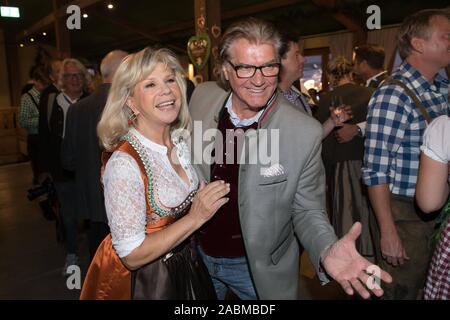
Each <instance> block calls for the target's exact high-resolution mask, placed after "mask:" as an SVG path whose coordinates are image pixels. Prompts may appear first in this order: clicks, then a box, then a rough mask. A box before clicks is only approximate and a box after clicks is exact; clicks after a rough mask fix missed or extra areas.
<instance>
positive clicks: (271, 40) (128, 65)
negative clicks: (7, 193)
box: [19, 9, 450, 300]
mask: <svg viewBox="0 0 450 320" xmlns="http://www.w3.org/2000/svg"><path fill="white" fill-rule="evenodd" d="M291 29H292V28H291ZM449 34H450V12H449V11H448V10H446V9H429V10H423V11H419V12H417V13H415V14H413V15H411V16H409V17H407V18H406V19H405V20H404V22H403V23H402V25H401V26H400V29H399V32H398V35H397V49H398V51H399V53H400V56H401V58H402V60H403V62H402V63H401V64H400V66H399V67H398V68H397V69H396V70H393V71H392V73H391V74H389V72H388V71H387V70H385V68H384V63H385V61H384V60H385V53H384V49H383V48H382V47H380V46H378V45H372V44H365V45H361V46H358V47H355V48H354V58H353V61H349V60H347V59H345V58H343V57H335V58H334V59H333V60H332V61H331V62H330V63H329V65H328V66H327V70H326V72H327V74H328V77H329V79H330V85H331V88H332V89H331V90H330V91H329V92H325V93H322V94H320V95H316V94H315V93H314V95H313V97H310V96H309V95H308V93H307V92H303V91H302V90H301V88H300V87H297V86H296V85H295V83H296V81H298V80H299V79H300V78H302V76H303V68H304V61H305V60H304V57H303V55H302V50H301V38H300V37H299V36H298V34H295V33H294V32H293V31H292V30H290V29H289V28H288V29H285V28H283V27H281V26H275V25H273V24H271V23H269V22H267V21H264V20H260V19H256V18H247V19H245V20H243V21H239V22H236V23H234V24H232V25H231V26H229V27H228V28H227V29H226V30H225V31H224V32H223V34H222V36H221V42H220V46H219V51H218V60H219V61H218V62H219V66H220V68H219V69H218V70H219V74H218V79H219V80H218V81H217V82H205V83H201V84H199V85H197V86H196V88H195V90H193V93H192V90H189V86H188V85H187V82H186V78H185V73H184V71H183V68H182V67H181V65H180V63H179V61H178V59H177V57H176V56H175V55H174V54H173V53H172V52H171V51H170V50H168V49H164V48H160V49H156V48H151V47H147V48H145V49H143V50H141V51H139V52H136V53H127V52H124V51H121V50H114V51H112V52H110V53H108V54H107V55H106V56H105V57H104V58H103V60H102V61H101V64H100V71H101V76H102V79H103V84H100V85H98V86H97V87H96V89H95V91H94V92H90V91H91V90H92V89H89V88H92V85H91V81H90V76H89V73H88V71H87V70H86V67H85V66H84V65H83V64H82V63H81V62H80V61H78V60H76V59H65V60H63V61H59V60H54V61H51V62H50V63H49V67H48V68H37V69H35V70H34V72H33V73H32V78H33V80H34V86H33V87H32V88H31V89H30V90H29V91H27V92H26V93H24V94H23V96H22V100H21V109H20V114H19V123H20V125H21V126H22V127H23V128H25V129H27V132H28V150H29V156H30V160H31V163H32V168H33V183H35V184H38V183H42V182H43V181H44V180H45V179H51V181H52V183H53V184H54V187H55V190H56V194H57V198H58V208H59V216H60V217H61V223H62V225H63V227H64V234H65V244H66V250H67V257H66V261H65V266H64V269H63V274H64V275H67V268H68V267H69V266H70V265H74V264H79V259H78V255H79V252H78V250H79V249H78V246H77V221H79V220H88V221H89V231H88V239H89V253H90V258H91V262H90V266H89V268H88V270H87V272H86V277H85V280H84V284H83V288H82V290H81V296H80V298H81V299H225V297H226V296H227V292H228V291H232V292H233V293H234V294H235V295H236V296H237V297H239V298H240V299H243V300H254V299H296V298H298V292H299V288H298V285H299V258H300V253H301V250H302V248H304V249H305V250H306V251H307V252H308V254H309V258H310V260H311V262H312V264H313V266H314V268H315V270H316V272H317V275H318V278H319V280H320V282H321V283H322V284H326V283H327V282H329V281H336V282H337V283H339V285H340V286H341V287H342V288H343V290H344V291H345V292H346V293H347V294H349V295H354V294H355V293H357V294H359V295H360V296H362V297H363V298H365V299H368V298H370V297H371V295H374V296H377V297H382V298H383V299H423V298H425V299H449V298H450V257H449V247H450V224H449V212H450V205H449V204H446V202H447V198H448V194H449V187H448V181H449V168H450V166H449V164H450V162H449V160H450V154H449V151H450V148H449V145H448V142H447V140H448V139H444V137H447V136H448V133H449V130H450V121H449V116H450V103H449V95H448V92H449V81H448V74H447V79H446V78H444V77H443V76H442V75H441V74H440V73H439V72H440V70H441V69H443V68H446V67H448V66H449V64H450V40H449ZM191 93H192V97H191ZM198 124H201V126H200V129H199V127H198ZM211 132H213V134H212V135H211ZM205 136H208V137H209V140H208V139H206V140H205ZM267 146H269V147H270V148H271V149H270V150H271V151H274V150H275V152H276V161H275V162H271V161H269V163H267V161H265V160H266V159H263V158H264V157H262V156H261V150H262V149H264V148H266V149H267ZM421 152H422V154H421ZM256 155H258V156H256ZM272 156H273V154H272ZM252 157H253V158H256V161H255V162H252V161H250V160H249V159H251V158H252ZM441 210H442V212H441V213H440V215H439V218H436V216H437V214H438V213H439V211H441ZM425 213H431V214H425ZM433 240H434V241H433ZM433 252H434V254H433ZM374 270H376V272H374Z"/></svg>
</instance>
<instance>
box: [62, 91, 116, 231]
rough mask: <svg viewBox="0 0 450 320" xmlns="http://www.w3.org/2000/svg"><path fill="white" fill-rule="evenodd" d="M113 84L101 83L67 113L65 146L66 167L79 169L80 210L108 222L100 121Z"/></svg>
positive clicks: (88, 216)
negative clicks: (99, 137) (101, 171)
mask: <svg viewBox="0 0 450 320" xmlns="http://www.w3.org/2000/svg"><path fill="white" fill-rule="evenodd" d="M109 88H110V84H101V85H100V86H99V87H98V88H97V90H96V91H95V92H94V93H93V94H92V95H90V96H89V97H87V98H84V99H82V100H80V101H78V102H77V103H75V104H73V105H72V106H71V107H70V108H69V111H68V114H67V125H66V133H65V136H64V141H63V145H62V150H61V159H62V164H63V167H64V168H65V169H67V170H70V171H74V172H75V183H76V188H77V189H76V190H77V195H78V203H79V208H80V211H79V212H82V213H83V214H86V218H88V219H90V220H91V221H94V222H105V223H106V222H107V219H106V211H105V204H104V198H103V189H102V186H101V183H100V167H101V153H102V150H101V148H100V145H99V140H98V137H97V123H98V121H99V120H100V116H101V114H102V112H103V108H104V107H105V105H106V100H107V98H108V93H109Z"/></svg>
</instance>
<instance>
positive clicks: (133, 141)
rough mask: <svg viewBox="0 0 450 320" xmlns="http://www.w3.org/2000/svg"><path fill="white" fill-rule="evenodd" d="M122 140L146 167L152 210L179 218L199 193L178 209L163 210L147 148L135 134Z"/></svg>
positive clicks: (129, 134)
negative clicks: (154, 186)
mask: <svg viewBox="0 0 450 320" xmlns="http://www.w3.org/2000/svg"><path fill="white" fill-rule="evenodd" d="M122 140H125V141H127V142H128V143H129V144H130V145H131V147H132V148H133V149H134V150H135V151H136V153H137V154H138V156H139V158H140V160H141V161H142V164H143V165H144V169H145V173H146V175H147V178H148V184H147V200H148V202H149V203H150V206H151V208H152V209H153V211H154V212H155V214H156V215H158V216H159V217H167V216H178V215H180V214H181V213H183V212H184V211H185V210H186V209H187V208H188V207H189V206H190V205H191V203H192V200H193V199H194V196H195V194H196V193H197V190H194V191H192V192H190V193H189V195H188V196H187V197H186V199H185V200H184V201H183V202H182V203H181V204H180V205H179V206H177V207H175V208H171V209H169V210H166V209H163V208H161V207H159V206H158V204H157V202H156V200H155V197H154V195H153V183H152V180H153V174H152V171H151V169H150V165H149V163H150V161H149V160H148V156H147V153H146V152H145V148H144V146H143V145H142V143H141V142H140V141H139V139H137V138H136V137H135V136H134V135H133V134H131V133H127V134H126V135H124V136H123V137H122Z"/></svg>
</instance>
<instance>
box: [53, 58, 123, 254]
mask: <svg viewBox="0 0 450 320" xmlns="http://www.w3.org/2000/svg"><path fill="white" fill-rule="evenodd" d="M127 55H128V53H127V52H124V51H121V50H114V51H111V52H109V53H108V54H107V55H106V56H105V57H104V58H103V60H102V62H101V64H100V70H101V73H102V77H103V83H102V84H100V85H98V86H97V90H96V91H95V92H94V93H93V94H91V95H90V96H88V97H86V98H84V99H81V100H80V101H78V102H76V103H74V104H73V105H72V106H71V107H70V108H69V111H68V112H67V120H66V123H67V125H66V132H65V136H64V140H63V144H62V148H61V159H62V165H63V167H64V168H65V169H66V170H68V171H73V172H74V173H75V184H76V195H77V204H78V205H77V211H78V212H82V213H83V214H84V215H85V216H86V217H87V219H88V220H89V229H88V240H89V253H90V257H91V259H92V258H93V257H94V254H95V251H96V250H97V247H98V246H99V244H100V242H101V241H102V240H103V239H104V238H105V236H106V235H107V234H108V233H109V228H108V220H107V218H106V211H105V204H104V201H105V200H104V197H103V188H102V186H101V184H100V167H101V163H100V162H101V153H102V149H101V148H100V144H99V141H98V136H97V123H98V121H99V120H100V116H101V114H102V112H103V109H104V107H105V105H106V100H107V98H108V93H109V89H110V87H111V82H112V79H113V77H114V74H115V72H116V70H117V68H118V67H119V65H120V63H121V62H122V60H123V59H124V58H125V57H126V56H127Z"/></svg>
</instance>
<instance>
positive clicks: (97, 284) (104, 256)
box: [80, 235, 131, 300]
mask: <svg viewBox="0 0 450 320" xmlns="http://www.w3.org/2000/svg"><path fill="white" fill-rule="evenodd" d="M80 299H81V300H130V299H131V272H130V271H129V270H128V269H127V268H126V267H125V266H124V265H123V263H122V261H121V260H120V258H119V256H118V255H117V253H116V251H115V250H114V248H113V246H112V239H111V235H108V236H107V237H106V238H105V239H104V240H103V241H102V243H101V244H100V246H99V247H98V249H97V252H96V253H95V256H94V259H92V262H91V265H90V267H89V269H88V272H87V275H86V278H85V280H84V283H83V288H82V289H81V295H80Z"/></svg>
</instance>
